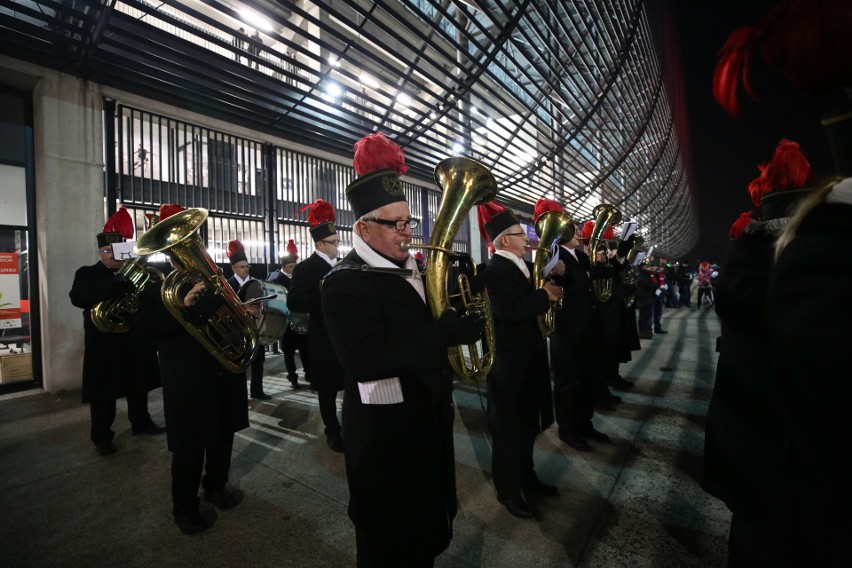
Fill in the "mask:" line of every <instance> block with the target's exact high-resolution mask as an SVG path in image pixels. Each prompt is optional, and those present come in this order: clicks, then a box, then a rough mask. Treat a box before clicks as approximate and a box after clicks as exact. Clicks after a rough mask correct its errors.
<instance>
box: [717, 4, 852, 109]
mask: <svg viewBox="0 0 852 568" xmlns="http://www.w3.org/2000/svg"><path fill="white" fill-rule="evenodd" d="M850 21H852V3H850V2H849V0H783V1H782V2H779V3H778V4H776V5H775V6H774V7H773V8H772V9H771V10H770V11H769V12H767V14H766V15H765V16H764V17H763V18H762V19H761V20H760V21H759V22H758V23H757V25H755V26H753V27H743V28H739V29H737V30H734V32H733V33H732V34H731V35H730V37H729V38H728V40H727V41H726V42H725V45H724V46H723V47H722V49H721V51H720V52H719V62H718V64H717V65H716V70H715V72H714V75H713V97H714V98H715V99H716V102H718V103H719V104H720V105H722V107H723V108H724V109H725V110H726V111H727V112H728V113H730V114H731V115H733V116H737V115H738V114H739V106H738V103H737V87H738V86H739V85H738V84H739V80H740V79H742V82H743V87H744V88H745V91H746V92H747V93H748V94H749V95H750V96H751V98H753V99H755V100H757V97H756V96H755V93H754V91H753V89H752V88H751V85H750V84H749V74H750V72H751V65H752V56H753V51H754V50H755V49H758V48H759V49H760V52H761V53H762V55H763V59H764V61H765V62H766V63H767V65H769V66H770V67H772V68H773V69H775V70H777V71H779V72H781V73H782V74H783V75H784V76H785V77H787V79H789V80H790V81H791V82H792V83H793V84H794V85H795V86H796V87H797V88H798V89H799V90H801V91H802V92H803V93H805V94H807V95H822V94H825V93H827V92H829V91H831V90H833V89H837V88H843V87H845V86H848V85H850V84H852V58H850V57H847V56H845V55H843V54H849V53H852V29H850Z"/></svg>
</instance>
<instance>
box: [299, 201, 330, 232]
mask: <svg viewBox="0 0 852 568" xmlns="http://www.w3.org/2000/svg"><path fill="white" fill-rule="evenodd" d="M305 209H309V211H308V224H309V225H310V226H311V227H316V226H317V225H321V224H322V223H329V222H331V223H334V221H335V220H336V219H337V215H336V214H335V213H334V207H333V206H332V205H331V203H329V202H328V201H323V200H322V199H317V200H316V201H314V202H313V203H309V204H308V205H305V206H304V207H302V208H301V209H299V213H301V212H302V211H304V210H305Z"/></svg>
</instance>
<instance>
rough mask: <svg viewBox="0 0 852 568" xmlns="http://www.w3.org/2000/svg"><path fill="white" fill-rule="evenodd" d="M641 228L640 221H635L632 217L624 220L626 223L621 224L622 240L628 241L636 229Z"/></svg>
mask: <svg viewBox="0 0 852 568" xmlns="http://www.w3.org/2000/svg"><path fill="white" fill-rule="evenodd" d="M638 228H639V223H637V222H636V221H633V220H632V219H627V220H626V221H624V224H623V225H621V240H622V241H626V240H627V239H629V238H630V235H632V234H633V233H635V232H636V229H638Z"/></svg>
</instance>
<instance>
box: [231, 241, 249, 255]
mask: <svg viewBox="0 0 852 568" xmlns="http://www.w3.org/2000/svg"><path fill="white" fill-rule="evenodd" d="M237 252H246V249H245V247H244V246H243V243H241V242H240V241H236V240H235V241H228V258H230V257H232V256H233V255H234V253H237Z"/></svg>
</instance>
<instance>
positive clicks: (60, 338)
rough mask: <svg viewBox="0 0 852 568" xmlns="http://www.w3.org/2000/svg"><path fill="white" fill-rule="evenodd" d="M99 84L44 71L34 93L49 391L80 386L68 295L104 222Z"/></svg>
mask: <svg viewBox="0 0 852 568" xmlns="http://www.w3.org/2000/svg"><path fill="white" fill-rule="evenodd" d="M96 89H97V86H94V85H93V86H90V85H89V83H87V82H86V81H83V80H80V79H77V78H74V77H72V76H70V75H64V74H61V73H54V72H46V73H45V74H44V75H43V76H42V77H41V79H40V80H39V81H38V83H37V85H36V87H35V89H34V92H33V110H34V135H33V139H34V144H35V206H36V223H37V232H38V256H37V258H38V263H39V274H40V279H39V290H38V293H39V298H40V300H41V331H42V333H41V337H42V368H43V370H44V388H45V390H47V391H49V392H51V393H53V394H56V393H59V392H61V391H63V390H73V389H78V388H80V386H81V384H82V364H83V322H82V311H81V310H80V309H79V308H76V307H74V306H72V305H71V301H70V299H69V297H68V292H69V291H70V290H71V283H72V282H73V279H74V272H75V271H76V270H77V269H78V268H79V267H80V266H83V265H87V264H94V263H95V262H97V261H98V258H97V252H96V250H97V242H96V240H95V235H96V234H97V233H99V232H100V231H101V229H102V228H103V225H104V222H105V220H106V219H105V207H104V160H103V152H104V147H103V125H102V111H101V107H102V103H101V95H100V93H99V92H97V91H96Z"/></svg>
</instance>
